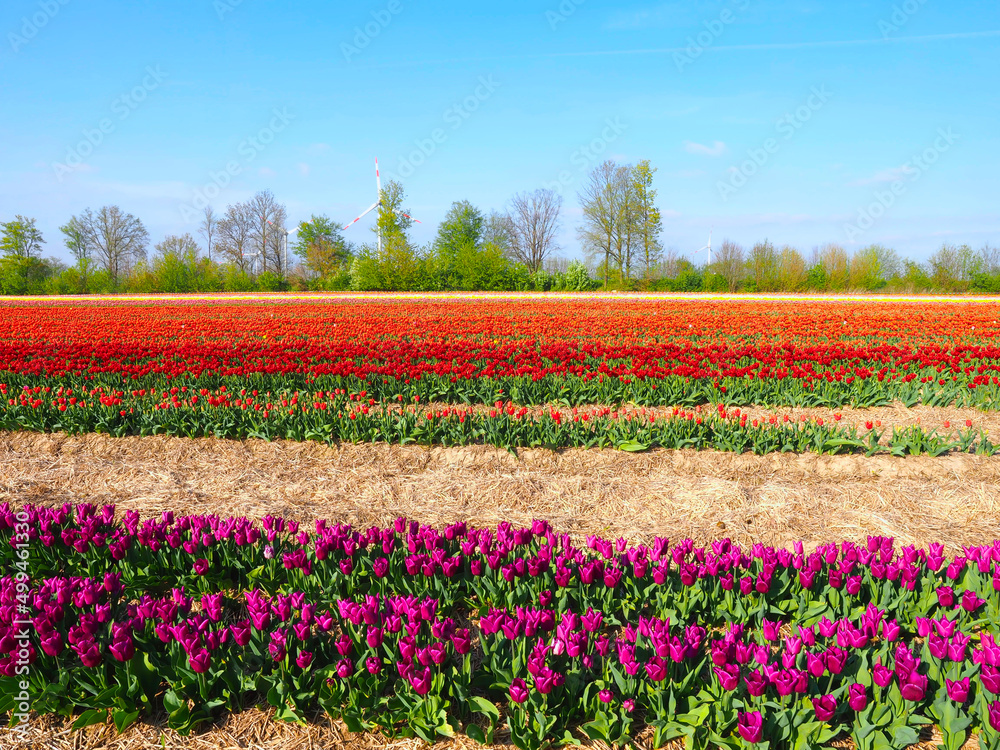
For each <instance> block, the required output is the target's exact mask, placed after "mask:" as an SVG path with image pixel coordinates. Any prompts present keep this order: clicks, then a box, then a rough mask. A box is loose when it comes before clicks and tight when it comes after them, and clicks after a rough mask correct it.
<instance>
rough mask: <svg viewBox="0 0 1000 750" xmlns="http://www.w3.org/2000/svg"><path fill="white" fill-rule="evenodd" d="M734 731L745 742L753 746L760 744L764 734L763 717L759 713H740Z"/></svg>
mask: <svg viewBox="0 0 1000 750" xmlns="http://www.w3.org/2000/svg"><path fill="white" fill-rule="evenodd" d="M736 729H737V731H739V733H740V737H742V738H743V740H744V741H745V742H749V743H750V744H751V745H755V744H757V743H758V742H760V740H761V737H762V736H763V734H764V717H763V716H761V714H760V711H747V712H743V711H741V712H740V714H739V718H738V721H737V725H736Z"/></svg>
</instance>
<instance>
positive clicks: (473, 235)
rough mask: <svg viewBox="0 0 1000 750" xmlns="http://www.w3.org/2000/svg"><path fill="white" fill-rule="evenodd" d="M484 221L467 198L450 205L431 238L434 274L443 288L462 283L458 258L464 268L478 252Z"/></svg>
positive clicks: (473, 260) (473, 259) (467, 268)
mask: <svg viewBox="0 0 1000 750" xmlns="http://www.w3.org/2000/svg"><path fill="white" fill-rule="evenodd" d="M485 224H486V219H485V218H484V217H483V214H482V212H481V211H480V210H479V209H478V208H476V207H475V206H473V205H472V204H471V203H469V201H455V202H454V203H452V204H451V208H450V209H448V213H447V214H445V217H444V221H442V222H441V225H440V226H439V227H438V233H437V237H436V238H435V240H434V252H435V254H436V256H437V264H438V275H439V277H440V279H441V284H442V286H443V287H444V288H445V289H455V288H458V287H459V286H460V285H462V283H463V282H462V280H461V276H462V274H461V273H460V269H459V257H460V256H462V261H463V262H462V265H463V266H464V267H465V270H466V271H468V270H469V264H470V262H472V263H474V262H475V258H476V255H477V253H478V252H479V249H480V243H481V241H482V237H483V229H484V227H485Z"/></svg>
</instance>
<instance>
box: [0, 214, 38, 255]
mask: <svg viewBox="0 0 1000 750" xmlns="http://www.w3.org/2000/svg"><path fill="white" fill-rule="evenodd" d="M43 244H45V240H44V239H42V233H41V232H40V231H39V229H38V227H36V226H35V220H34V219H28V218H26V217H24V216H21V215H20V214H18V215H17V216H15V217H14V220H13V221H6V222H2V223H0V253H2V254H3V257H5V258H16V259H19V260H30V259H31V258H36V259H37V258H40V257H41V255H42V245H43Z"/></svg>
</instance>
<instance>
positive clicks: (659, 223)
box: [632, 159, 663, 279]
mask: <svg viewBox="0 0 1000 750" xmlns="http://www.w3.org/2000/svg"><path fill="white" fill-rule="evenodd" d="M655 172H656V168H655V167H650V166H649V160H648V159H643V160H642V161H640V162H639V163H638V164H636V165H635V167H633V168H632V183H633V185H634V188H635V198H636V218H637V220H638V242H639V253H640V256H641V259H642V264H643V276H644V277H645V278H646V279H649V277H650V273H651V270H652V269H653V268H655V267H656V264H657V263H658V262H659V260H660V256H661V255H662V254H663V243H662V242H661V240H660V235H661V234H662V232H663V217H662V216H661V215H660V209H659V208H657V207H656V191H655V190H653V174H654V173H655Z"/></svg>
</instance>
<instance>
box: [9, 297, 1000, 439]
mask: <svg viewBox="0 0 1000 750" xmlns="http://www.w3.org/2000/svg"><path fill="white" fill-rule="evenodd" d="M0 313H2V319H3V321H4V326H3V330H2V332H0V429H5V430H33V431H45V432H64V433H69V434H79V433H86V432H104V433H107V434H110V435H115V436H124V435H154V434H169V435H179V436H184V437H204V436H214V437H218V438H236V439H243V438H263V439H268V440H270V439H289V440H320V441H326V442H329V443H335V442H345V441H346V442H389V443H399V444H406V443H418V444H440V445H464V444H471V443H484V444H490V445H495V446H500V447H503V448H506V449H508V450H516V449H517V448H520V447H546V448H552V449H559V448H566V447H588V448H589V447H600V448H605V447H611V448H621V449H624V450H645V449H647V448H655V447H663V448H675V449H676V448H695V449H702V448H713V449H718V450H726V451H737V452H746V451H752V452H754V453H769V452H775V451H793V452H808V451H813V452H818V453H864V454H867V455H873V454H875V453H880V452H881V453H891V454H894V455H911V454H929V455H940V454H942V453H947V452H951V451H960V452H967V453H978V454H984V455H992V454H994V453H996V452H997V451H998V445H997V444H995V443H994V442H992V440H991V439H990V437H989V435H987V434H986V433H985V432H984V431H983V430H981V429H977V428H976V427H975V425H974V424H973V423H972V421H971V420H970V423H969V424H968V425H966V426H965V427H964V428H963V427H962V425H961V424H957V425H956V426H955V427H956V429H955V430H954V431H953V432H951V433H949V434H944V433H941V432H939V431H937V430H934V429H926V428H924V427H920V426H917V425H911V426H907V427H905V428H900V429H894V430H893V431H892V432H891V433H889V432H887V431H885V430H883V429H880V425H878V424H875V423H874V422H872V421H867V422H865V423H862V424H860V425H857V424H855V425H850V426H848V425H845V424H840V423H839V421H838V418H834V419H833V420H829V421H825V420H823V419H819V420H815V419H808V420H799V421H797V422H790V420H789V419H788V418H787V416H786V417H785V418H783V419H781V420H779V419H778V418H777V417H771V418H768V419H763V420H759V419H753V420H748V419H747V418H746V415H745V414H744V413H743V411H742V409H741V407H746V406H748V405H764V406H790V407H830V408H838V407H852V408H855V409H866V408H872V407H878V406H883V405H887V404H901V405H903V406H917V405H927V406H931V407H944V406H954V407H960V408H973V409H979V410H984V411H988V410H991V409H996V408H997V406H998V405H1000V400H998V399H1000V340H998V339H997V337H998V336H1000V324H998V323H997V320H996V317H997V312H996V306H995V305H994V304H992V303H967V302H966V303H956V302H951V303H949V302H899V303H894V304H889V303H887V302H885V301H882V302H873V301H870V300H868V301H858V302H849V301H837V302H830V301H827V302H819V301H813V302H801V303H797V302H787V301H774V302H760V301H750V300H741V301H736V302H719V301H690V300H685V301H680V300H644V299H638V300H636V299H630V300H614V299H610V300H609V299H607V298H603V299H582V300H576V299H565V300H563V299H560V300H546V299H542V300H539V299H525V300H509V299H490V298H487V299H481V300H468V299H432V300H413V299H403V300H386V299H380V298H378V297H371V298H363V299H354V298H348V299H337V298H333V299H332V300H331V299H327V300H318V301H292V302H274V301H268V300H254V299H246V300H241V301H232V300H225V301H191V302H184V301H180V302H178V301H164V302H162V303H160V302H112V301H103V302H89V301H86V302H77V303H58V302H57V303H51V302H11V303H6V304H0Z"/></svg>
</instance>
